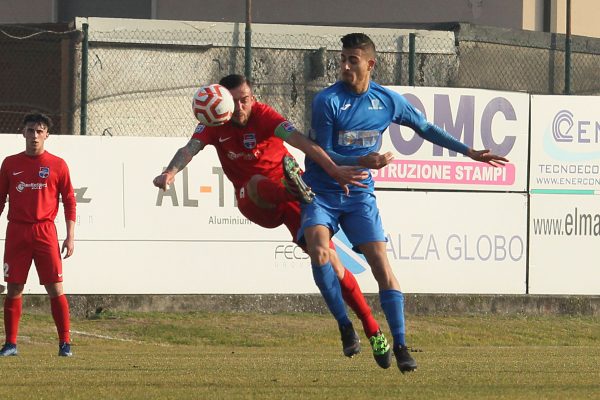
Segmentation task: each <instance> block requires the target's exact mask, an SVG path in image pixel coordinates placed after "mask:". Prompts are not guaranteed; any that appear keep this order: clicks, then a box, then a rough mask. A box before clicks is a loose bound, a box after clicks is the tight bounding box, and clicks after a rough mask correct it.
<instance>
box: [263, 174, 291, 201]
mask: <svg viewBox="0 0 600 400" xmlns="http://www.w3.org/2000/svg"><path fill="white" fill-rule="evenodd" d="M256 191H257V192H258V196H259V197H260V198H261V199H263V200H264V201H266V202H268V203H271V204H274V205H276V204H280V203H287V202H288V201H297V200H298V199H297V198H296V196H294V195H293V194H292V193H290V192H288V191H287V189H286V188H285V186H283V185H282V184H280V183H278V182H274V181H272V180H270V179H261V180H260V181H259V182H258V184H257V185H256Z"/></svg>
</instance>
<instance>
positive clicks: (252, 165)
mask: <svg viewBox="0 0 600 400" xmlns="http://www.w3.org/2000/svg"><path fill="white" fill-rule="evenodd" d="M219 84H221V85H222V86H224V87H225V88H227V89H228V90H229V91H230V92H231V94H232V96H233V99H234V103H235V110H234V112H233V116H232V118H231V120H230V121H228V122H227V123H225V124H223V125H221V126H216V127H209V126H205V125H202V124H198V126H197V127H196V130H195V132H194V134H193V136H192V138H191V139H190V141H189V142H188V143H187V144H186V145H185V146H184V147H182V148H180V149H179V150H177V152H176V153H175V156H174V157H173V159H172V160H171V162H170V163H169V165H168V167H167V168H166V169H165V171H164V172H163V173H162V174H161V175H159V176H157V177H156V178H154V181H153V183H154V185H155V186H156V187H158V188H161V189H163V190H166V188H167V187H168V185H170V184H171V183H172V182H173V181H174V179H175V175H176V174H177V173H178V172H179V171H181V170H182V169H184V168H185V166H186V165H187V164H188V163H189V162H190V161H191V160H192V158H193V157H194V156H195V155H196V154H198V152H200V150H202V149H204V147H205V146H207V145H213V146H214V147H215V148H216V150H217V154H218V157H219V160H220V162H221V165H222V167H223V171H224V172H225V175H227V178H229V180H230V181H231V183H233V186H234V189H235V196H236V199H237V205H238V208H239V210H240V212H241V213H242V214H243V215H244V216H245V217H246V218H248V219H249V220H251V221H252V222H254V223H256V224H258V225H260V226H262V227H265V228H276V227H278V226H280V225H281V224H284V225H285V226H286V227H287V228H288V230H289V231H290V233H291V234H292V238H293V240H294V242H295V241H296V234H297V232H298V229H299V227H300V204H299V200H300V201H304V202H310V201H311V195H312V192H311V191H310V188H308V187H306V186H305V185H304V183H303V182H302V179H301V178H300V175H299V168H298V166H297V164H296V162H295V161H294V159H293V157H292V156H291V155H290V153H289V152H288V150H287V148H286V147H285V145H284V143H283V142H284V141H285V142H287V143H288V144H290V145H291V146H294V147H296V148H298V149H300V150H302V151H303V152H304V153H305V154H306V155H307V156H308V157H311V158H312V159H313V160H314V161H315V162H317V163H318V164H319V165H321V167H322V168H323V169H324V170H325V171H327V173H328V174H329V175H331V176H332V177H333V178H334V179H335V180H336V181H337V182H338V183H339V184H340V186H342V187H344V188H345V190H346V192H347V191H348V187H347V185H349V184H352V185H358V186H361V183H359V181H360V180H361V179H363V178H364V177H365V174H366V173H365V172H362V171H359V170H358V169H357V168H347V167H345V166H343V167H341V166H338V165H337V164H335V163H334V162H333V161H332V160H331V159H330V158H329V156H327V154H326V153H325V152H324V151H323V150H322V149H321V148H319V146H317V145H316V144H315V143H314V142H312V141H311V140H309V139H307V138H306V137H305V136H304V135H303V134H302V133H300V132H299V131H297V130H296V128H294V126H293V125H292V124H291V123H290V122H289V121H287V120H286V119H285V118H283V117H282V116H281V115H280V114H279V113H277V112H276V111H275V110H274V109H273V108H271V107H270V106H268V105H266V104H264V103H260V102H258V101H256V99H255V97H254V95H253V93H252V87H251V83H250V82H249V81H248V80H247V79H246V78H245V77H244V76H242V75H228V76H226V77H224V78H223V79H221V81H220V82H219ZM284 159H285V161H284V164H287V165H286V166H285V167H284V165H282V161H283V160H284ZM303 186H304V187H303ZM330 247H331V249H330V254H331V255H330V257H331V258H332V264H333V267H334V269H335V272H336V274H337V276H338V282H339V284H340V286H341V289H342V296H343V299H344V300H345V301H346V303H347V304H348V305H349V306H350V307H351V308H352V309H353V310H354V312H356V314H357V315H358V317H359V319H360V320H361V322H362V324H363V328H364V331H365V334H366V335H367V337H368V338H370V339H371V338H377V339H378V341H377V343H378V345H377V346H378V347H377V349H376V348H375V346H373V347H374V348H373V350H374V355H375V358H376V359H377V358H378V357H381V354H379V355H378V354H377V353H382V351H383V352H385V353H386V354H385V356H386V357H387V356H388V355H389V345H388V344H387V340H386V339H385V336H383V334H382V333H381V331H380V329H379V325H378V323H377V321H376V320H375V319H374V318H373V316H372V314H371V309H370V308H369V306H368V304H367V302H366V301H365V298H364V296H363V294H362V292H361V290H360V287H359V286H358V282H357V281H356V279H355V278H354V275H353V274H352V273H351V272H350V271H349V270H347V269H346V268H345V267H344V266H343V265H342V264H341V262H340V260H339V258H338V257H337V255H336V253H335V251H334V250H333V243H330ZM344 312H345V310H344ZM335 317H336V319H337V320H338V324H339V318H338V317H339V316H337V315H335ZM345 321H349V319H348V318H347V315H345ZM339 329H340V333H341V337H342V345H343V350H344V355H346V356H347V357H352V356H354V355H355V354H357V353H358V352H360V340H359V337H358V335H357V334H356V331H355V330H354V327H353V326H352V323H349V324H348V323H346V324H343V325H339ZM371 342H372V343H373V341H371Z"/></svg>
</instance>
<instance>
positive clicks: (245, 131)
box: [192, 102, 288, 189]
mask: <svg viewBox="0 0 600 400" xmlns="http://www.w3.org/2000/svg"><path fill="white" fill-rule="evenodd" d="M285 121H286V119H285V118H283V117H282V116H281V115H280V114H279V113H278V112H277V111H275V110H274V109H273V108H271V107H269V106H268V105H266V104H263V103H259V102H256V103H254V106H252V112H251V114H250V118H249V119H248V122H247V124H246V126H244V127H241V126H238V125H235V124H234V123H232V122H228V123H226V124H224V125H221V126H212V127H211V126H204V125H202V124H198V126H197V127H196V131H195V132H194V135H193V136H192V138H193V139H198V140H200V141H202V142H203V143H204V144H207V145H208V144H211V145H213V146H215V148H216V149H217V154H218V155H219V160H220V161H221V166H222V167H223V171H224V172H225V175H227V178H229V180H230V181H231V182H232V183H233V186H234V187H235V188H236V189H239V188H241V187H242V186H243V185H244V184H245V183H246V182H247V181H248V180H249V179H250V178H251V177H252V176H253V175H257V174H258V175H263V176H265V177H267V178H269V179H272V180H279V179H281V178H283V168H282V166H281V159H282V158H283V156H284V155H286V154H288V150H287V148H286V147H285V146H284V144H283V140H282V139H281V138H279V137H277V136H275V128H277V126H279V125H280V124H281V123H282V122H285Z"/></svg>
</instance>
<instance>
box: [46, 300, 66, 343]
mask: <svg viewBox="0 0 600 400" xmlns="http://www.w3.org/2000/svg"><path fill="white" fill-rule="evenodd" d="M50 308H51V310H52V318H54V323H55V324H56V331H57V332H58V341H59V342H60V343H71V337H70V329H71V320H70V317H69V302H68V301H67V296H65V295H64V294H62V295H60V296H58V297H54V298H51V299H50Z"/></svg>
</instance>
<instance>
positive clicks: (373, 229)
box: [298, 192, 387, 252]
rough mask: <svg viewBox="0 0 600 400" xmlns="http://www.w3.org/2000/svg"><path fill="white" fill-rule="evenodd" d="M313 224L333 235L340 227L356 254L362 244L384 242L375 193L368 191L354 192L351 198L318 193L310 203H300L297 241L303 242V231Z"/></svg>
mask: <svg viewBox="0 0 600 400" xmlns="http://www.w3.org/2000/svg"><path fill="white" fill-rule="evenodd" d="M315 225H323V226H326V227H327V228H329V230H330V231H331V232H332V235H335V234H336V233H337V231H338V230H339V229H340V226H341V227H342V229H343V230H344V233H345V234H346V236H347V237H348V240H350V243H352V246H353V247H354V251H357V252H360V251H359V250H358V246H359V245H361V244H363V243H368V242H386V241H387V238H386V236H385V232H384V231H383V225H382V223H381V217H380V216H379V209H378V208H377V201H376V198H375V194H374V193H370V192H354V193H351V195H350V196H346V195H344V194H343V193H323V192H321V193H318V194H317V196H315V199H314V200H313V202H312V203H310V204H302V221H301V225H300V230H299V231H298V240H299V241H302V242H304V230H305V229H306V228H308V227H310V226H315Z"/></svg>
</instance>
